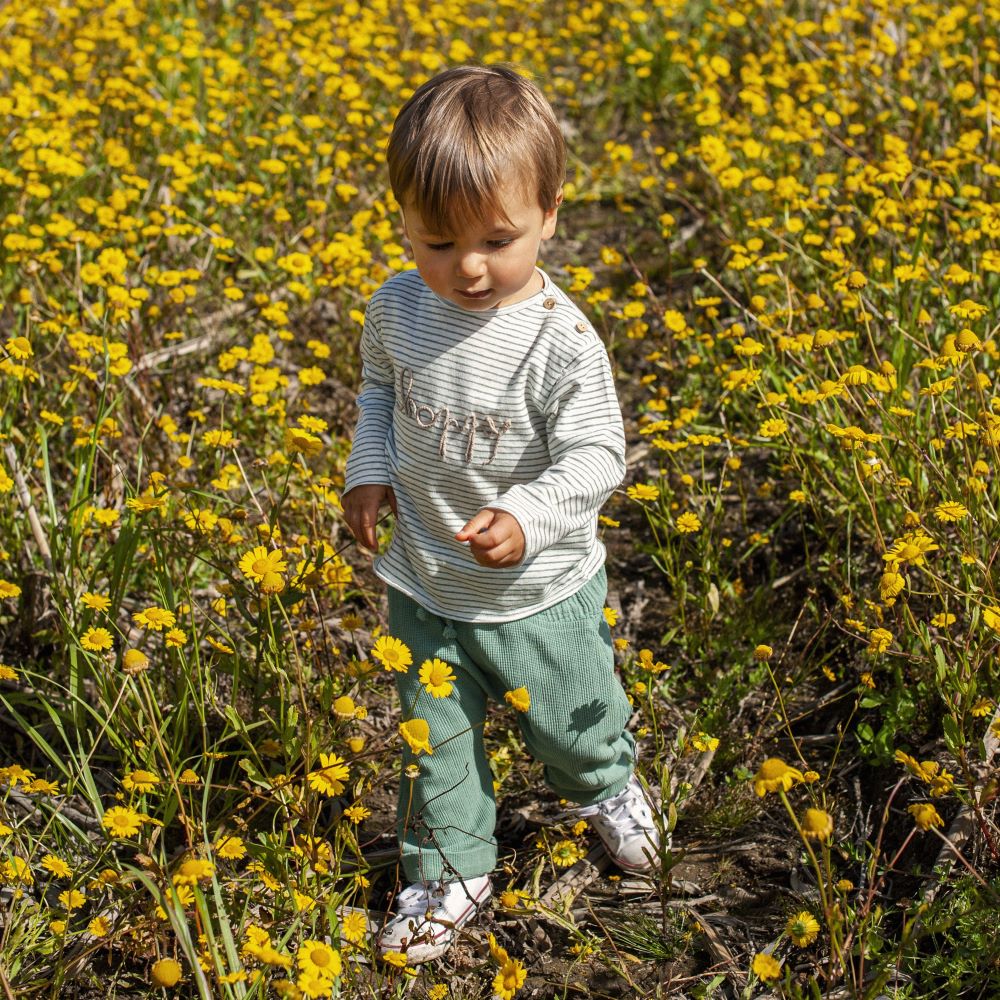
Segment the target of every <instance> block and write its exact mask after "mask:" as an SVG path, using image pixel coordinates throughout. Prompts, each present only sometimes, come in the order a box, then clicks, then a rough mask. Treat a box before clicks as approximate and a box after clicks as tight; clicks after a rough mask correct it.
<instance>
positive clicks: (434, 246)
mask: <svg viewBox="0 0 1000 1000" xmlns="http://www.w3.org/2000/svg"><path fill="white" fill-rule="evenodd" d="M427 249H428V250H450V249H451V244H450V243H428V244H427Z"/></svg>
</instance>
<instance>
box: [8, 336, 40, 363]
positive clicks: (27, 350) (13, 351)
mask: <svg viewBox="0 0 1000 1000" xmlns="http://www.w3.org/2000/svg"><path fill="white" fill-rule="evenodd" d="M7 353H8V354H10V356H11V357H12V358H16V359H17V360H18V361H27V360H28V358H30V357H31V356H32V355H33V354H34V353H35V352H34V351H33V350H32V349H31V341H30V340H28V338H27V337H10V338H9V339H8V340H7Z"/></svg>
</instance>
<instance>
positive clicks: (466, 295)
mask: <svg viewBox="0 0 1000 1000" xmlns="http://www.w3.org/2000/svg"><path fill="white" fill-rule="evenodd" d="M492 291H493V289H492V288H487V289H486V290H485V291H482V292H463V291H462V290H461V289H458V294H459V295H461V296H462V298H463V299H485V298H486V296H487V295H489V294H490V292H492Z"/></svg>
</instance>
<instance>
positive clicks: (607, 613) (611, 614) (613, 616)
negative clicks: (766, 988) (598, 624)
mask: <svg viewBox="0 0 1000 1000" xmlns="http://www.w3.org/2000/svg"><path fill="white" fill-rule="evenodd" d="M601 613H602V614H603V615H604V620H605V621H606V622H607V623H608V627H609V628H614V627H615V626H616V625H617V624H618V612H617V611H616V610H615V609H614V608H604V609H603V610H602V612H601Z"/></svg>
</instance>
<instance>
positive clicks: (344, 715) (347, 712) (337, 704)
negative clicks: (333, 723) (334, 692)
mask: <svg viewBox="0 0 1000 1000" xmlns="http://www.w3.org/2000/svg"><path fill="white" fill-rule="evenodd" d="M356 708H357V706H356V705H355V704H354V699H353V698H352V697H351V696H350V695H347V694H342V695H341V696H340V697H339V698H335V699H334V702H333V715H334V718H337V719H340V721H341V722H346V721H347V720H348V719H353V718H354V712H355V710H356Z"/></svg>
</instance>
